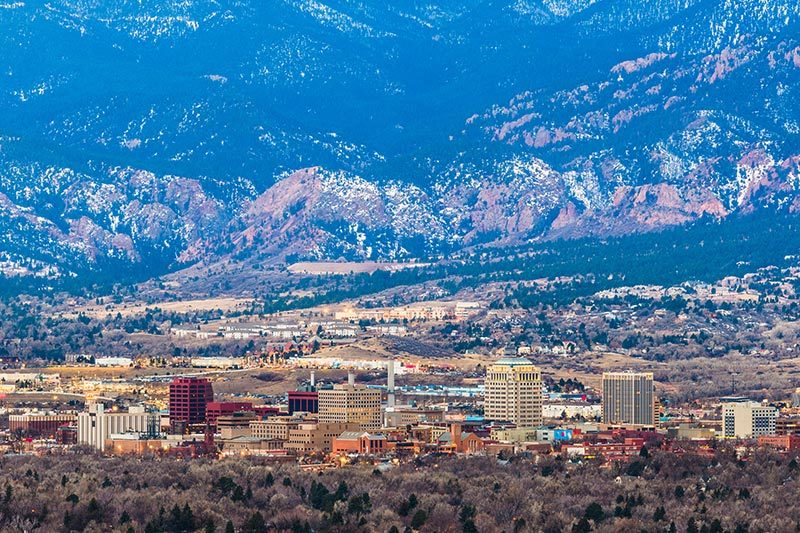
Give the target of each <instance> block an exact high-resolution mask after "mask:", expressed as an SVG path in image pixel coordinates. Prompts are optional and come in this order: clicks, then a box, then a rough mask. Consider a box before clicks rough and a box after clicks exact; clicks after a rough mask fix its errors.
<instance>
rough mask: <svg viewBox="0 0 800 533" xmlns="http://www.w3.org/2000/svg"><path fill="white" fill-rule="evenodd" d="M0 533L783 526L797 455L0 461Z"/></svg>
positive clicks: (795, 510)
mask: <svg viewBox="0 0 800 533" xmlns="http://www.w3.org/2000/svg"><path fill="white" fill-rule="evenodd" d="M1 462H2V464H1V465H0V469H1V470H0V471H2V477H1V479H2V485H1V486H0V530H2V531H42V532H51V531H52V532H56V531H98V532H99V531H117V532H126V533H127V532H130V531H133V532H168V531H169V532H180V531H218V532H226V533H227V532H230V531H235V532H259V531H292V532H306V531H320V532H325V531H346V532H349V533H352V532H357V531H365V532H366V531H378V532H387V533H388V532H398V533H400V532H405V531H421V532H440V533H441V532H476V531H480V532H495V531H497V532H499V531H505V532H508V533H511V532H522V531H547V532H551V531H552V532H556V531H567V532H570V531H572V532H583V531H601V532H603V531H605V532H617V531H635V532H639V531H647V532H657V531H680V532H684V531H687V532H698V533H699V532H709V533H710V532H723V531H730V532H748V531H749V532H756V531H765V532H766V531H769V532H772V531H796V530H797V529H796V528H797V527H798V524H800V506H797V505H794V504H793V503H792V502H793V501H794V499H795V498H796V495H797V494H798V490H800V470H798V466H797V461H796V460H794V459H792V458H788V457H783V456H779V455H773V454H768V453H767V452H759V453H758V454H756V455H754V456H752V457H750V458H749V459H748V460H746V461H740V460H737V459H736V458H735V456H734V455H733V453H732V452H731V451H730V450H728V449H722V450H718V451H717V452H716V456H715V458H713V459H710V458H700V457H698V456H695V455H684V456H677V455H674V454H666V453H660V452H657V451H653V452H650V453H647V452H646V451H645V452H643V453H642V454H641V456H640V457H639V458H637V459H636V460H635V461H634V462H632V463H629V464H626V465H620V466H613V467H610V468H608V467H605V468H604V467H602V466H600V465H597V464H584V465H576V464H571V463H567V462H566V461H564V460H561V459H560V458H552V457H547V458H541V459H540V460H539V461H534V460H531V459H525V458H512V459H511V460H509V461H498V460H497V459H494V458H488V457H475V458H468V459H458V458H450V457H436V458H427V459H425V460H418V461H417V462H416V463H412V464H407V465H403V466H400V467H397V468H395V469H391V470H388V471H384V472H381V470H380V469H376V468H374V467H373V466H372V465H365V466H354V467H348V468H343V469H337V470H332V471H328V472H325V473H320V474H318V473H312V472H303V471H301V470H300V469H299V468H298V467H296V466H294V465H291V466H289V465H285V466H275V465H267V464H263V463H260V462H259V460H257V459H252V460H249V459H230V460H223V461H219V462H202V461H181V460H176V459H155V458H146V459H141V458H102V457H99V456H95V455H63V456H46V457H38V458H33V457H24V456H15V457H11V456H7V457H5V458H3V459H2V461H1Z"/></svg>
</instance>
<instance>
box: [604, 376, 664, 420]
mask: <svg viewBox="0 0 800 533" xmlns="http://www.w3.org/2000/svg"><path fill="white" fill-rule="evenodd" d="M603 423H604V424H610V425H631V426H653V425H655V391H654V388H653V373H652V372H604V373H603Z"/></svg>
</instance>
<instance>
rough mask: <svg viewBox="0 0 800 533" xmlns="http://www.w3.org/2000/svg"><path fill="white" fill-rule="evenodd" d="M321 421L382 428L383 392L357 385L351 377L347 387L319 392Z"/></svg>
mask: <svg viewBox="0 0 800 533" xmlns="http://www.w3.org/2000/svg"><path fill="white" fill-rule="evenodd" d="M318 415H319V421H320V422H329V423H342V424H356V425H358V426H359V427H360V428H361V429H365V430H369V431H371V430H376V429H380V428H381V425H382V424H381V391H380V390H377V389H370V388H368V387H366V386H364V385H356V384H355V383H354V382H353V379H352V377H351V379H350V381H349V383H347V384H346V385H336V386H334V387H333V388H332V389H322V390H320V391H319V413H318Z"/></svg>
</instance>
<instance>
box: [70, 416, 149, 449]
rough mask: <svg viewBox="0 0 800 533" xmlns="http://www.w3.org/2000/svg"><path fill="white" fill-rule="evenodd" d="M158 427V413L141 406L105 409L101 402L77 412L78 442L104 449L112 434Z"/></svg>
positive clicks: (146, 430)
mask: <svg viewBox="0 0 800 533" xmlns="http://www.w3.org/2000/svg"><path fill="white" fill-rule="evenodd" d="M156 427H158V415H156V414H153V413H148V412H146V411H145V409H144V407H143V406H135V407H131V408H130V409H128V411H127V412H122V411H106V410H105V407H104V406H103V404H93V405H90V406H89V409H88V411H87V412H84V413H79V414H78V444H83V445H87V446H91V447H92V448H94V449H96V450H99V451H101V452H102V451H105V449H106V442H107V441H108V440H109V439H110V438H111V435H112V434H125V433H128V434H133V433H139V434H141V433H148V432H152V431H153V429H154V428H156Z"/></svg>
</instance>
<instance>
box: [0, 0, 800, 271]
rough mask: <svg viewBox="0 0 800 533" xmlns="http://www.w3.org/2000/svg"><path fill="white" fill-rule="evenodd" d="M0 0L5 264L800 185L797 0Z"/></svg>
mask: <svg viewBox="0 0 800 533" xmlns="http://www.w3.org/2000/svg"><path fill="white" fill-rule="evenodd" d="M0 2H2V3H0V46H1V47H2V49H3V50H4V53H3V54H2V56H0V109H2V110H3V113H2V114H0V271H2V272H3V273H4V274H5V275H13V276H18V275H29V276H36V277H39V278H48V279H49V278H63V277H73V278H81V277H82V276H86V275H87V272H107V273H108V272H110V273H113V274H114V275H120V273H122V272H129V273H136V274H137V275H139V276H152V275H157V274H159V273H163V272H167V271H170V270H175V269H179V268H182V267H185V266H188V265H191V264H193V263H195V262H198V261H203V262H214V261H235V262H236V261H238V262H247V261H257V262H259V263H264V262H266V263H277V262H280V261H284V260H286V259H287V258H289V259H291V260H294V259H296V258H302V259H338V258H348V259H372V260H375V259H377V260H397V259H410V258H430V257H437V256H442V255H445V254H448V253H450V252H452V251H456V250H461V249H465V248H469V247H476V246H482V245H491V246H504V245H512V244H518V243H521V242H529V241H534V240H538V239H553V238H571V237H578V236H587V235H592V236H600V237H603V236H609V235H618V234H624V233H630V232H638V231H655V230H658V229H661V228H664V227H667V226H672V225H675V224H683V223H686V222H690V221H693V220H697V219H701V218H704V217H711V218H716V219H723V218H726V217H729V216H739V215H742V214H747V213H750V212H753V211H756V210H775V211H789V212H795V211H797V210H800V196H798V191H799V190H800V101H798V98H797V94H800V92H799V90H800V33H799V32H798V31H797V28H798V27H800V26H798V24H800V4H797V3H796V2H793V1H790V0H761V1H756V0H724V1H707V0H651V1H645V0H505V1H501V0H495V1H489V0H486V1H484V0H428V1H417V0H403V1H402V2H398V1H396V0H395V1H393V2H390V1H384V0H375V1H371V2H363V1H356V0H320V1H317V0H273V1H270V2H258V1H252V0H237V1H234V0H230V1H225V0H216V1H203V2H199V1H193V0H183V1H174V0H139V1H133V0H121V1H118V2H102V1H100V0H51V1H48V2H27V1H16V2H11V1H7V0H6V1H5V2H3V0H0ZM88 279H91V277H89V278H88Z"/></svg>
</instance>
